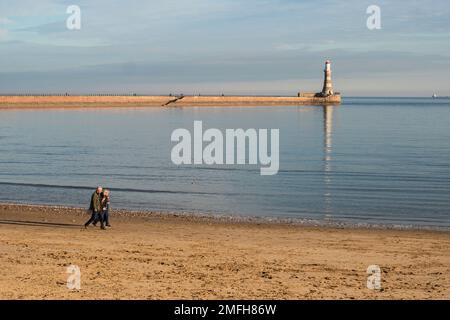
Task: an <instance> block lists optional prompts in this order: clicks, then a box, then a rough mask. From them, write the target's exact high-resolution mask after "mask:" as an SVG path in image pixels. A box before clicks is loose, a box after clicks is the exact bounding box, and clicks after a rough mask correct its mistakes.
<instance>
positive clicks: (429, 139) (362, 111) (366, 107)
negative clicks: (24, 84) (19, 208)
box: [0, 97, 450, 229]
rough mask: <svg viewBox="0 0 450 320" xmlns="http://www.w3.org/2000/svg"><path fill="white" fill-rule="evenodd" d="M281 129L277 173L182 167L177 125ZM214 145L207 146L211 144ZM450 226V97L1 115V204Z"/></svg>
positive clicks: (256, 167) (240, 168)
mask: <svg viewBox="0 0 450 320" xmlns="http://www.w3.org/2000/svg"><path fill="white" fill-rule="evenodd" d="M194 121H202V124H203V127H204V130H206V129H208V128H216V129H219V130H220V131H221V132H225V130H226V129H237V128H242V129H244V130H246V129H250V128H252V129H256V130H260V129H269V130H271V129H278V130H279V171H278V173H277V174H275V175H261V174H260V167H261V166H260V165H258V164H256V165H255V164H245V165H242V164H241V165H231V164H229V165H206V164H197V165H194V164H191V165H187V164H185V165H176V164H174V163H173V161H172V158H171V151H172V149H173V148H174V146H175V145H176V142H173V141H171V135H172V133H173V132H174V130H176V129H180V128H184V129H187V130H189V131H190V132H193V126H194ZM206 144H207V143H205V145H206ZM97 185H102V186H104V187H106V188H109V189H111V206H112V208H116V209H128V210H136V211H157V212H163V213H165V212H167V213H179V214H194V215H195V214H199V215H209V216H213V217H215V216H216V217H230V218H243V219H262V220H270V221H292V222H301V223H307V222H311V223H319V224H320V223H325V224H328V223H331V224H333V223H334V224H339V225H358V226H360V225H367V226H372V225H375V226H387V227H389V226H391V227H405V228H438V229H450V99H432V98H381V97H376V98H367V97H365V98H358V97H344V98H343V103H342V104H341V105H339V106H269V107H268V106H261V107H258V106H255V107H182V108H179V107H170V106H168V107H161V108H158V107H147V108H142V107H136V108H130V107H127V108H93V109H58V108H54V109H48V110H42V109H21V110H19V109H5V110H1V111H0V202H3V203H20V204H37V205H52V206H69V207H82V208H88V206H89V200H90V195H91V193H92V192H93V191H94V189H95V187H96V186H97Z"/></svg>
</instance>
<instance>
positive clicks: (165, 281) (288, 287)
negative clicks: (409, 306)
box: [0, 204, 450, 299]
mask: <svg viewBox="0 0 450 320" xmlns="http://www.w3.org/2000/svg"><path fill="white" fill-rule="evenodd" d="M87 218H88V214H87V213H86V211H85V210H82V209H65V208H56V207H37V206H21V205H6V204H4V205H0V270H1V271H0V299H413V298H414V299H449V298H450V277H449V274H450V250H449V248H450V234H449V233H448V232H437V231H415V230H408V231H404V230H381V229H338V228H329V227H313V226H299V225H288V224H273V223H253V222H248V223H243V222H239V223H237V222H232V221H231V222H227V221H225V220H214V219H207V218H193V217H185V216H177V215H168V214H159V213H149V214H148V215H146V216H139V215H137V214H134V213H131V212H130V213H126V212H125V213H124V212H121V213H120V214H119V213H116V214H115V213H114V212H113V213H112V225H113V228H111V229H108V230H105V231H103V230H100V228H95V227H93V226H91V227H89V228H88V229H84V228H82V227H81V225H82V224H83V222H85V220H86V219H87ZM71 264H74V265H77V266H79V268H80V270H81V289H80V290H75V291H71V290H69V289H68V288H67V286H66V284H67V283H66V281H67V276H68V275H67V274H66V268H67V266H69V265H71ZM373 264H376V265H379V266H380V268H381V270H382V277H381V281H382V290H379V291H374V290H369V289H367V287H366V280H367V274H366V269H367V267H368V266H369V265H373Z"/></svg>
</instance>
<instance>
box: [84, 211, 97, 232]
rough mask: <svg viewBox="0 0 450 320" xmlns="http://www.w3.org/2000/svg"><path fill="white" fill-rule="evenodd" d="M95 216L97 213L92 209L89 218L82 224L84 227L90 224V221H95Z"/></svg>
mask: <svg viewBox="0 0 450 320" xmlns="http://www.w3.org/2000/svg"><path fill="white" fill-rule="evenodd" d="M96 217H97V214H96V213H95V212H94V211H92V214H91V217H90V218H89V220H88V221H87V222H86V223H85V224H84V227H85V228H87V227H88V226H89V225H90V224H91V222H94V221H95V219H96Z"/></svg>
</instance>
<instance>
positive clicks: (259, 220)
mask: <svg viewBox="0 0 450 320" xmlns="http://www.w3.org/2000/svg"><path fill="white" fill-rule="evenodd" d="M5 209H24V210H30V209H31V210H33V209H34V210H43V211H55V212H60V211H62V210H64V213H63V214H86V212H87V211H88V210H87V209H86V208H83V207H78V206H70V205H51V204H32V203H15V202H0V210H5ZM112 214H114V215H115V216H118V217H123V218H129V217H141V218H146V217H150V216H151V217H159V218H173V219H179V220H180V221H186V220H188V221H198V222H206V223H218V224H220V223H230V224H253V225H267V226H270V225H281V226H292V227H300V228H301V227H312V228H324V229H346V230H393V231H424V232H439V233H449V234H450V227H444V226H426V225H414V224H398V223H397V224H387V223H375V222H374V223H370V222H349V221H339V220H332V219H322V220H317V219H309V218H296V217H292V218H291V217H271V216H244V215H233V214H213V213H211V214H206V213H200V212H184V211H180V212H177V211H153V210H144V209H123V208H114V209H113V210H112Z"/></svg>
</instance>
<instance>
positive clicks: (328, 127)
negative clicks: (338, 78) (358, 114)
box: [322, 106, 337, 219]
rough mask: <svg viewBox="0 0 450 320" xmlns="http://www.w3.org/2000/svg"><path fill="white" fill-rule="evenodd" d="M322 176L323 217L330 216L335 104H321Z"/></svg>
mask: <svg viewBox="0 0 450 320" xmlns="http://www.w3.org/2000/svg"><path fill="white" fill-rule="evenodd" d="M322 108H323V166H324V170H323V173H324V174H323V178H324V207H325V208H324V209H325V219H331V218H332V211H333V208H332V193H331V190H332V151H333V112H334V109H335V108H337V107H336V106H323V107H322Z"/></svg>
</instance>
